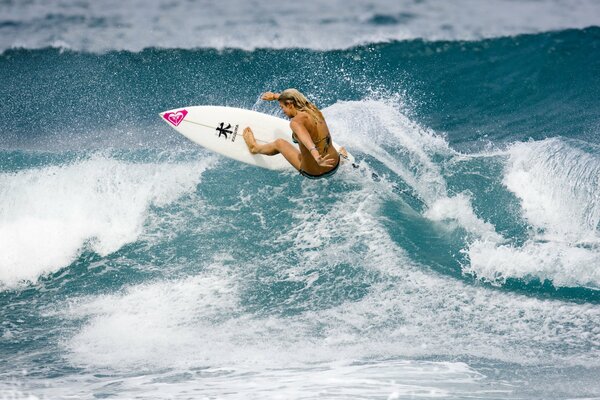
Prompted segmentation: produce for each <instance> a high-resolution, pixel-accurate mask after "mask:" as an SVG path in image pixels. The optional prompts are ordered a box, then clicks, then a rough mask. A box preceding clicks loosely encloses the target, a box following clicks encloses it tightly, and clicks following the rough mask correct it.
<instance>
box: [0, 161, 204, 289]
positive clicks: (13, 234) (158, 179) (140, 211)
mask: <svg viewBox="0 0 600 400" xmlns="http://www.w3.org/2000/svg"><path fill="white" fill-rule="evenodd" d="M207 165H208V162H206V163H198V162H195V163H182V164H175V163H173V164H169V163H166V164H133V163H127V162H123V161H118V160H116V159H112V158H106V157H102V156H94V157H92V158H90V159H87V160H83V161H78V162H75V163H72V164H68V165H62V166H50V167H43V168H34V169H28V170H23V171H19V172H16V173H4V174H1V175H0V204H2V207H1V208H0V283H1V284H3V285H8V286H11V285H15V284H17V283H18V282H20V281H32V282H35V281H36V280H37V279H38V278H39V277H40V276H41V275H43V274H46V273H49V272H53V271H57V270H58V269H60V268H62V267H64V266H66V265H68V264H69V263H70V262H72V261H73V260H74V258H75V257H76V256H77V254H78V253H79V252H80V251H81V250H82V249H83V248H87V249H90V250H93V251H95V252H97V253H98V254H100V255H102V256H106V255H108V254H110V253H112V252H114V251H116V250H118V249H119V248H121V247H122V246H123V245H125V244H127V243H130V242H133V241H135V240H136V238H137V237H138V235H139V234H140V233H141V231H142V227H143V224H144V220H145V218H146V216H147V212H148V208H149V207H150V206H151V205H156V206H161V205H165V204H168V203H170V202H172V201H173V200H175V199H176V198H177V197H179V196H181V195H182V194H183V193H185V192H187V191H190V190H192V189H193V188H194V187H195V185H196V184H197V183H198V181H199V179H200V175H201V174H202V171H203V170H204V169H205V168H207Z"/></svg>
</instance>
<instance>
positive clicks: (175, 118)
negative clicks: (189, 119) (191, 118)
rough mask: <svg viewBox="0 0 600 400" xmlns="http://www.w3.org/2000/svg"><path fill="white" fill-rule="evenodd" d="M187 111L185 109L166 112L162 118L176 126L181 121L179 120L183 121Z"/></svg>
mask: <svg viewBox="0 0 600 400" xmlns="http://www.w3.org/2000/svg"><path fill="white" fill-rule="evenodd" d="M187 113H188V112H187V110H186V109H183V110H180V111H175V112H168V113H164V114H163V118H164V119H166V120H167V121H169V122H170V123H171V124H173V125H174V126H177V125H179V124H180V123H181V121H183V119H184V118H185V116H186V115H187Z"/></svg>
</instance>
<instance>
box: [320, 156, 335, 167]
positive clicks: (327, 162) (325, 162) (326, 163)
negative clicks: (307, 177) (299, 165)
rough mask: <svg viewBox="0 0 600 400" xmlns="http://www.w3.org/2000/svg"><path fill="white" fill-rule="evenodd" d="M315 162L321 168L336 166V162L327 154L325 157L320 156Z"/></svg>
mask: <svg viewBox="0 0 600 400" xmlns="http://www.w3.org/2000/svg"><path fill="white" fill-rule="evenodd" d="M315 161H316V162H317V164H319V167H333V166H334V165H335V160H334V159H333V158H331V155H329V154H326V155H325V156H324V157H321V156H320V155H318V156H316V157H315Z"/></svg>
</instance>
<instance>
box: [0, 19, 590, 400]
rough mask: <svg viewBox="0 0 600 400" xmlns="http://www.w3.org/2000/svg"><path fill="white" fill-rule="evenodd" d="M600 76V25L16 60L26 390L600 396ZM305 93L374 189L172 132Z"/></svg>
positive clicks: (0, 166)
mask: <svg viewBox="0 0 600 400" xmlns="http://www.w3.org/2000/svg"><path fill="white" fill-rule="evenodd" d="M407 18H408V17H407ZM396 20H397V21H396V22H397V23H400V22H399V21H402V18H399V17H398V18H396ZM392 22H393V21H392V20H391V19H390V18H383V17H381V16H380V17H379V18H376V19H375V20H371V22H369V23H370V24H376V25H377V24H379V25H382V26H388V25H389V24H390V23H392ZM11 26H12V25H11ZM1 28H2V27H1V26H0V29H1ZM11 29H12V28H11ZM598 71H600V29H599V28H598V27H590V28H584V29H579V28H578V29H566V30H556V31H552V32H539V33H529V34H522V35H514V36H503V37H491V38H481V39H479V40H469V41H462V40H455V39H453V40H422V39H410V40H394V41H390V42H385V43H384V42H377V43H368V44H363V45H358V46H354V47H349V48H339V49H296V48H294V49H292V48H259V49H250V50H243V49H239V48H238V49H236V48H224V49H214V48H213V49H211V48H159V47H154V48H146V49H143V50H140V51H130V50H122V49H115V50H110V51H105V52H92V51H87V50H86V49H65V48H14V49H12V48H8V49H6V50H4V52H3V53H2V54H1V55H0V74H1V77H2V79H0V98H2V99H3V101H2V102H0V114H1V115H2V116H3V118H1V119H0V205H1V208H0V254H1V256H0V290H1V291H0V315H1V318H0V321H1V322H0V359H2V361H3V362H2V363H0V393H1V394H2V395H3V396H4V397H9V396H12V397H10V398H31V396H33V397H34V398H53V399H54V398H68V397H69V396H75V397H81V398H103V397H114V398H178V399H179V398H318V397H320V398H407V397H409V398H414V397H424V398H430V397H444V398H545V399H547V398H583V397H585V398H596V397H600V383H599V382H600V381H599V380H598V376H600V362H599V360H600V305H599V304H600V268H599V265H600V233H599V229H600V180H599V178H598V177H599V176H600V152H599V149H600V147H599V146H600V143H599V137H600V136H599V127H600V121H599V117H598V116H599V115H600V102H599V101H598V93H600V74H599V73H598ZM287 87H296V88H298V89H300V90H301V91H303V92H304V93H305V94H306V95H307V96H308V97H309V98H310V99H312V100H313V101H314V102H315V103H316V104H317V105H318V106H319V107H320V108H321V109H322V110H323V112H324V114H325V116H326V118H327V121H328V124H329V126H330V129H331V131H332V132H333V136H334V139H335V140H336V141H337V142H339V143H342V144H344V145H346V146H347V147H348V149H349V150H350V151H351V152H352V153H353V154H354V155H355V156H356V158H357V159H358V161H359V164H360V168H358V169H352V168H346V169H343V168H342V169H341V170H340V172H339V173H338V174H337V175H336V176H335V177H333V178H332V179H329V180H321V181H309V180H305V179H302V178H301V177H300V176H298V175H296V174H290V173H278V172H273V171H267V170H262V169H255V168H252V167H250V166H246V165H242V164H240V163H236V162H233V161H230V160H227V159H223V158H220V157H218V156H217V155H215V154H212V153H209V152H207V151H205V150H203V149H202V148H200V147H197V146H195V145H193V144H191V143H190V142H188V141H186V140H185V139H184V138H183V137H180V136H179V135H178V134H177V133H176V132H175V131H174V130H172V129H170V128H169V127H168V126H166V124H164V123H163V122H161V121H160V119H159V118H158V112H160V111H163V110H166V109H170V108H174V107H178V106H184V105H192V104H215V105H227V106H235V107H243V108H248V109H255V110H258V111H262V112H266V113H270V114H275V115H280V114H278V112H279V111H278V108H277V107H275V105H274V104H272V103H265V102H260V101H259V100H258V98H259V95H260V93H261V92H263V91H265V90H271V89H273V90H281V89H284V88H287ZM280 116H281V115H280ZM28 396H29V397H28Z"/></svg>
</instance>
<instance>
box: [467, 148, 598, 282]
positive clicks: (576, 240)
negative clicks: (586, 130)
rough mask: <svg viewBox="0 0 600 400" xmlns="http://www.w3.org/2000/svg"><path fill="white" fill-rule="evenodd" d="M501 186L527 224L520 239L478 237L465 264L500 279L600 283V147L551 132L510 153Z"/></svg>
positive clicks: (484, 276)
mask: <svg viewBox="0 0 600 400" xmlns="http://www.w3.org/2000/svg"><path fill="white" fill-rule="evenodd" d="M506 154H507V155H508V159H507V162H506V166H505V172H504V177H503V181H502V182H503V185H504V186H505V187H506V188H507V189H508V190H509V191H511V192H512V193H514V195H515V196H516V197H517V198H518V200H519V204H520V208H521V216H522V218H523V219H524V220H525V221H526V223H527V224H528V227H529V228H528V233H527V237H526V240H525V241H524V242H523V243H522V244H507V243H497V242H490V241H477V242H475V243H474V244H473V245H471V246H470V247H469V249H468V254H469V258H470V264H469V266H468V268H466V270H467V271H468V272H470V273H473V274H475V275H476V276H478V277H480V278H482V279H485V280H488V281H491V282H495V283H505V282H506V281H507V279H510V278H512V279H525V280H531V279H539V280H541V281H545V280H548V281H550V282H552V283H553V284H554V285H555V286H569V287H588V288H592V289H595V290H599V289H600V269H599V268H598V265H599V264H600V201H599V199H600V179H599V177H600V158H599V157H598V152H597V148H596V147H595V146H592V147H590V145H585V146H582V143H577V142H569V141H566V140H564V139H559V138H553V139H547V140H544V141H540V142H526V143H516V144H514V145H512V146H511V147H510V148H509V149H508V150H507V152H506Z"/></svg>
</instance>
